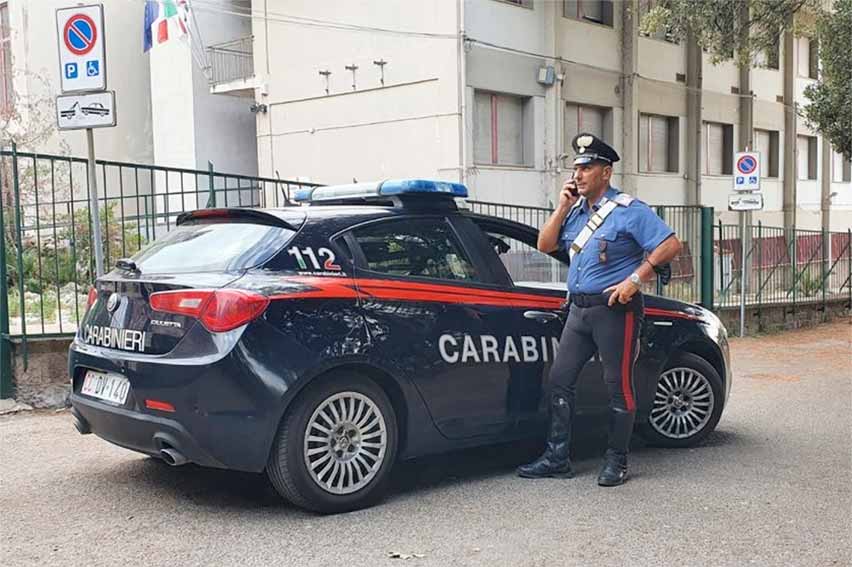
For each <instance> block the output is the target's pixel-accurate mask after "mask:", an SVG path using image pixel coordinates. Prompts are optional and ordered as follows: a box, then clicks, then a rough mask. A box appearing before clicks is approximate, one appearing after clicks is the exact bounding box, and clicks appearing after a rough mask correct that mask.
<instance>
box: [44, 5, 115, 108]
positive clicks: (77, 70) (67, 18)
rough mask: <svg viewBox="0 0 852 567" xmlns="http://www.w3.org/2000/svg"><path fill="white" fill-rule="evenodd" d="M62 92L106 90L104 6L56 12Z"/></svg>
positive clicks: (81, 7)
mask: <svg viewBox="0 0 852 567" xmlns="http://www.w3.org/2000/svg"><path fill="white" fill-rule="evenodd" d="M56 35H57V44H58V46H59V68H60V74H59V76H60V79H61V85H62V92H63V93H67V92H86V91H103V90H106V60H105V49H104V14H103V5H101V4H95V5H91V6H74V7H70V8H59V9H57V10H56Z"/></svg>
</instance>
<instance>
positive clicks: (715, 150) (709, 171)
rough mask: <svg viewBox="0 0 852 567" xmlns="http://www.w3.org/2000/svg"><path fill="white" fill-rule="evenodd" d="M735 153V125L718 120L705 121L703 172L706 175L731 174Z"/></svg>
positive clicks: (702, 154) (702, 152) (702, 148)
mask: <svg viewBox="0 0 852 567" xmlns="http://www.w3.org/2000/svg"><path fill="white" fill-rule="evenodd" d="M733 154H734V127H733V126H731V125H730V124H720V123H718V122H705V123H704V140H702V147H701V162H702V166H701V172H702V173H703V174H704V175H731V174H732V173H733V172H734V167H733Z"/></svg>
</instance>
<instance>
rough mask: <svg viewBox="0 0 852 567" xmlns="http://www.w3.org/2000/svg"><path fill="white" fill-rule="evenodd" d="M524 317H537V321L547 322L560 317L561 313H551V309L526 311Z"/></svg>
mask: <svg viewBox="0 0 852 567" xmlns="http://www.w3.org/2000/svg"><path fill="white" fill-rule="evenodd" d="M524 318H525V319H535V320H536V321H541V322H542V323H547V322H548V321H553V320H554V319H559V315H557V314H556V313H551V312H549V311H524Z"/></svg>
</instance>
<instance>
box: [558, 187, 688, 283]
mask: <svg viewBox="0 0 852 567" xmlns="http://www.w3.org/2000/svg"><path fill="white" fill-rule="evenodd" d="M618 194H619V191H618V190H616V189H614V188H613V187H609V188H607V190H606V192H605V193H604V196H605V197H606V198H607V199H610V200H612V199H614V198H615V197H617V196H618ZM599 205H600V203H598V204H597V205H595V206H594V208H592V207H590V205H589V203H588V201H585V200H584V201H583V204H582V205H579V206H575V207H574V208H573V209H572V210H571V213H570V214H569V215H568V217H567V218H566V219H565V222H564V223H563V225H562V232H561V234H560V238H559V243H560V244H559V245H560V247H561V248H562V250H565V251H567V250H568V249H570V247H571V243H572V242H574V239H575V238H577V235H579V234H580V231H581V230H583V227H585V226H586V223H587V222H588V221H589V216H590V215H592V214H593V213H594V212H595V211H597V209H598V208H599ZM672 234H674V231H673V230H672V229H671V228H669V226H668V225H666V223H665V222H663V220H662V219H661V218H660V217H659V216H657V215H656V214H655V213H654V211H653V210H651V208H650V207H649V206H648V205H646V204H645V203H643V202H642V201H640V200H638V199H633V201H632V202H631V203H630V205H629V206H626V207H625V206H622V205H618V206H617V207H615V209H614V210H613V211H612V212H611V213H610V214H609V215H608V216H607V217H606V220H605V221H604V223H603V224H602V225H601V226H600V228H598V229H597V230H596V231H595V232H594V234H593V235H592V237H591V238H590V239H589V240H588V242H586V245H585V246H584V247H583V249H582V250H581V251H580V252H579V253H578V254H575V255H574V259H573V260H572V261H571V265H570V266H569V267H568V292H569V293H595V294H597V293H602V292H603V291H604V290H605V289H606V288H608V287H610V286H613V285H616V284H618V283H620V282H622V281H624V280H625V279H626V278H627V277H629V276H630V274H632V273H633V272H634V271H636V269H637V268H638V267H639V266H640V265H641V264H642V260H643V258H644V257H645V253H646V252H647V253H651V252H652V251H653V250H654V249H655V248H656V247H657V246H659V245H660V244H661V243H662V242H663V241H664V240H665V239H667V238H668V237H670V236H671V235H672Z"/></svg>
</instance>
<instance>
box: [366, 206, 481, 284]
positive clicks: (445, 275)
mask: <svg viewBox="0 0 852 567" xmlns="http://www.w3.org/2000/svg"><path fill="white" fill-rule="evenodd" d="M353 235H354V236H355V240H356V241H357V242H358V246H359V247H360V248H361V252H362V253H363V254H364V258H365V259H366V261H367V269H369V270H371V271H373V272H379V273H382V274H387V275H391V276H401V277H421V278H437V279H442V280H462V281H478V280H479V279H480V278H479V275H478V274H477V273H476V270H475V268H474V267H473V263H472V262H471V261H470V258H468V256H467V254H465V252H464V250H463V249H462V246H461V243H460V242H459V241H458V238H457V237H456V235H455V233H454V232H453V229H452V227H450V225H449V223H447V221H446V220H443V219H405V220H398V221H389V222H382V223H378V224H373V225H369V226H366V227H363V228H359V229H355V230H354V231H353Z"/></svg>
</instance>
